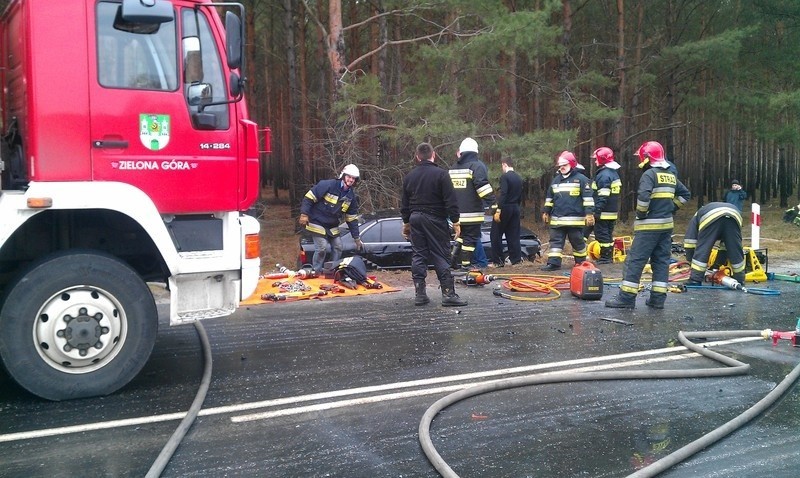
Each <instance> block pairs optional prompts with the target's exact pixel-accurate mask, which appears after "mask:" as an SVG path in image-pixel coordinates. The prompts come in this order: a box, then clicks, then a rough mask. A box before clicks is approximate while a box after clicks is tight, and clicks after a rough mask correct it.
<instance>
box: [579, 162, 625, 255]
mask: <svg viewBox="0 0 800 478" xmlns="http://www.w3.org/2000/svg"><path fill="white" fill-rule="evenodd" d="M592 158H594V163H595V165H596V166H597V173H596V174H595V175H594V179H593V180H592V191H594V228H593V229H594V237H595V238H596V239H597V242H598V243H599V244H600V257H599V258H598V260H597V263H598V264H611V263H612V262H614V225H615V224H616V222H617V214H618V213H619V193H620V190H621V189H622V181H620V179H619V173H618V172H617V170H619V168H620V164H619V163H617V162H616V161H614V151H612V150H611V148H606V147H601V148H597V149H596V150H595V151H594V154H592ZM589 229H591V228H590V227H587V228H586V231H585V232H584V236H588V230H589Z"/></svg>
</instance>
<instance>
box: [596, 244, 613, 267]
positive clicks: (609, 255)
mask: <svg viewBox="0 0 800 478" xmlns="http://www.w3.org/2000/svg"><path fill="white" fill-rule="evenodd" d="M613 254H614V248H613V247H601V248H600V258H599V259H598V260H597V263H598V264H611V263H613V262H614V255H613Z"/></svg>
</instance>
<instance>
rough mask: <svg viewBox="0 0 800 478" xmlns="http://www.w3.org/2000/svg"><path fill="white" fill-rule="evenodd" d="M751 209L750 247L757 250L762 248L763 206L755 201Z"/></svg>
mask: <svg viewBox="0 0 800 478" xmlns="http://www.w3.org/2000/svg"><path fill="white" fill-rule="evenodd" d="M750 211H751V212H752V214H751V216H750V249H751V250H756V249H760V248H761V237H760V235H761V206H760V205H759V204H756V203H753V204H752V206H751V208H750Z"/></svg>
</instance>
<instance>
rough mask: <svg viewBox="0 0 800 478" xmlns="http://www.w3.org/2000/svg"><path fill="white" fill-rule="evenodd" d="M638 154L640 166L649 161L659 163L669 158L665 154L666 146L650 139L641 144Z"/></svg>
mask: <svg viewBox="0 0 800 478" xmlns="http://www.w3.org/2000/svg"><path fill="white" fill-rule="evenodd" d="M636 156H639V167H640V168H643V167H644V166H645V165H646V164H647V163H658V162H662V161H666V159H667V157H666V155H665V154H664V147H663V146H661V143H659V142H657V141H648V142H646V143H644V144H642V145H641V146H639V151H637V152H636Z"/></svg>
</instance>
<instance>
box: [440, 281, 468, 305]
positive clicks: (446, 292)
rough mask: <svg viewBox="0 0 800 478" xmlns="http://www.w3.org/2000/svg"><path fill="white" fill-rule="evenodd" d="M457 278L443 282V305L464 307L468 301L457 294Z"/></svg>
mask: <svg viewBox="0 0 800 478" xmlns="http://www.w3.org/2000/svg"><path fill="white" fill-rule="evenodd" d="M454 285H455V280H453V278H452V277H451V278H450V279H448V280H446V281H443V282H442V307H464V306H465V305H467V301H466V300H464V299H462V298H461V297H459V296H458V294H456V289H455V287H454Z"/></svg>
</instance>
